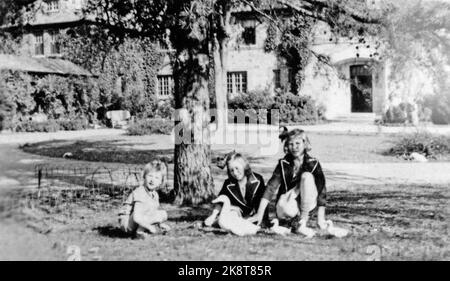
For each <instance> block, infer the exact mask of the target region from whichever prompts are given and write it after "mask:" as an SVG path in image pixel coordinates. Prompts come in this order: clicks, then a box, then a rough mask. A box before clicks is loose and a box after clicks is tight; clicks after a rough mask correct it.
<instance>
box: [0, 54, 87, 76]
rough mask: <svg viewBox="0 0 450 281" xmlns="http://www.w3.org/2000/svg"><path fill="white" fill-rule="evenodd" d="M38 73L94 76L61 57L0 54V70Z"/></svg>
mask: <svg viewBox="0 0 450 281" xmlns="http://www.w3.org/2000/svg"><path fill="white" fill-rule="evenodd" d="M2 69H3V70H15V71H22V72H29V73H39V74H57V75H77V76H94V75H92V73H90V72H89V71H87V70H86V69H84V68H82V67H80V66H78V65H76V64H74V63H72V62H70V61H67V60H63V59H54V58H33V57H26V56H15V55H5V54H0V70H2Z"/></svg>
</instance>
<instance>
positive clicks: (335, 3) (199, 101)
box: [7, 0, 380, 204]
mask: <svg viewBox="0 0 450 281" xmlns="http://www.w3.org/2000/svg"><path fill="white" fill-rule="evenodd" d="M7 1H11V0H7ZM274 5H277V6H278V9H282V10H284V11H287V12H288V14H290V15H296V16H297V17H305V18H309V19H313V20H321V21H325V22H327V23H328V24H329V25H330V26H331V28H332V30H333V31H335V32H337V33H352V32H355V33H357V34H358V35H363V34H364V33H365V32H368V31H370V29H371V28H372V26H377V25H378V24H379V23H380V21H379V15H378V14H377V13H374V14H375V15H373V14H372V13H371V12H367V9H366V8H367V6H366V0H356V1H355V0H329V1H325V0H302V1H288V0H276V1H269V0H231V1H226V0H90V1H89V5H88V6H87V9H86V12H87V15H89V16H87V18H89V19H93V21H94V22H95V23H96V24H97V25H99V26H101V27H102V28H104V29H105V30H108V31H109V32H110V35H111V36H116V37H119V38H125V37H127V36H131V37H145V38H150V39H152V40H167V41H170V45H171V46H172V47H173V48H174V50H175V52H174V53H173V54H172V68H173V75H174V80H175V105H176V109H177V112H178V116H177V121H176V130H175V133H176V137H177V138H176V139H177V143H176V144H175V179H174V184H175V190H176V191H177V202H178V203H184V204H197V203H200V202H203V201H204V200H208V199H209V198H210V197H211V196H213V194H214V193H213V191H214V188H213V186H214V185H213V178H212V176H211V170H210V154H211V151H210V141H209V130H208V124H209V122H210V115H209V109H210V105H209V102H210V100H209V97H210V96H209V92H208V83H209V73H210V69H209V68H210V65H211V64H210V58H211V57H213V62H214V63H213V64H212V65H213V66H214V72H215V80H216V87H215V90H216V100H217V106H218V111H219V112H221V113H222V114H221V118H226V117H225V116H224V115H223V113H224V112H226V107H227V102H226V92H225V87H224V85H225V79H226V74H225V71H224V70H225V69H226V64H227V62H226V55H225V52H226V50H227V42H228V40H229V38H230V26H231V17H232V13H233V11H234V10H235V9H239V8H245V9H247V10H248V9H250V10H251V11H253V12H254V13H255V14H256V15H257V16H258V17H259V18H260V20H268V21H271V22H272V23H274V25H275V26H277V23H278V22H279V18H278V17H279V16H281V14H276V13H273V9H272V7H273V6H274ZM294 36H295V34H294ZM305 48H307V45H305ZM220 122H221V123H223V122H224V120H223V119H222V120H221V121H220Z"/></svg>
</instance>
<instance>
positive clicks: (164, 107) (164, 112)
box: [154, 99, 175, 119]
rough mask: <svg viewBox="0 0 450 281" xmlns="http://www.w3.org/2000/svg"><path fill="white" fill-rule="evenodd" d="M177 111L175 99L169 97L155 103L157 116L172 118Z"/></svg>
mask: <svg viewBox="0 0 450 281" xmlns="http://www.w3.org/2000/svg"><path fill="white" fill-rule="evenodd" d="M174 111H175V105H174V99H168V100H163V101H160V102H158V103H157V104H156V105H155V110H154V112H155V116H154V117H155V118H161V119H172V115H173V112H174Z"/></svg>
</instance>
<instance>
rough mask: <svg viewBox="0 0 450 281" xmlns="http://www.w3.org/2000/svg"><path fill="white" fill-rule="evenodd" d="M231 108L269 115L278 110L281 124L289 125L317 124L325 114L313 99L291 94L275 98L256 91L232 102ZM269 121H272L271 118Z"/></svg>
mask: <svg viewBox="0 0 450 281" xmlns="http://www.w3.org/2000/svg"><path fill="white" fill-rule="evenodd" d="M229 108H230V109H243V110H248V109H256V110H260V109H266V110H267V111H268V114H269V113H270V110H271V109H277V110H279V114H280V122H282V123H287V124H289V123H299V124H315V123H317V122H320V121H321V120H324V113H325V110H324V108H323V107H321V106H318V105H317V104H316V103H315V101H314V100H313V99H312V98H311V97H309V96H303V95H295V94H292V93H289V92H287V93H284V92H277V94H276V95H275V96H273V95H272V94H271V93H270V92H268V91H254V92H249V93H247V94H241V95H239V96H237V97H235V98H234V99H232V100H231V101H230V103H229ZM269 117H270V116H269ZM268 119H269V120H270V118H268ZM247 120H248V118H247ZM230 121H232V120H230Z"/></svg>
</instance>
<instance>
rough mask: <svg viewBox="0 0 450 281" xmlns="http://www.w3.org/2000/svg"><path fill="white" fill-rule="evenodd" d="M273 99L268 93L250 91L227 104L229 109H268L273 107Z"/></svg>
mask: <svg viewBox="0 0 450 281" xmlns="http://www.w3.org/2000/svg"><path fill="white" fill-rule="evenodd" d="M273 102H274V99H273V96H272V93H270V92H269V91H251V92H248V93H242V94H239V95H237V96H236V97H234V98H233V99H231V100H230V101H229V103H228V107H229V108H230V109H243V110H246V109H256V110H258V109H268V108H270V107H271V106H272V105H273Z"/></svg>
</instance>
